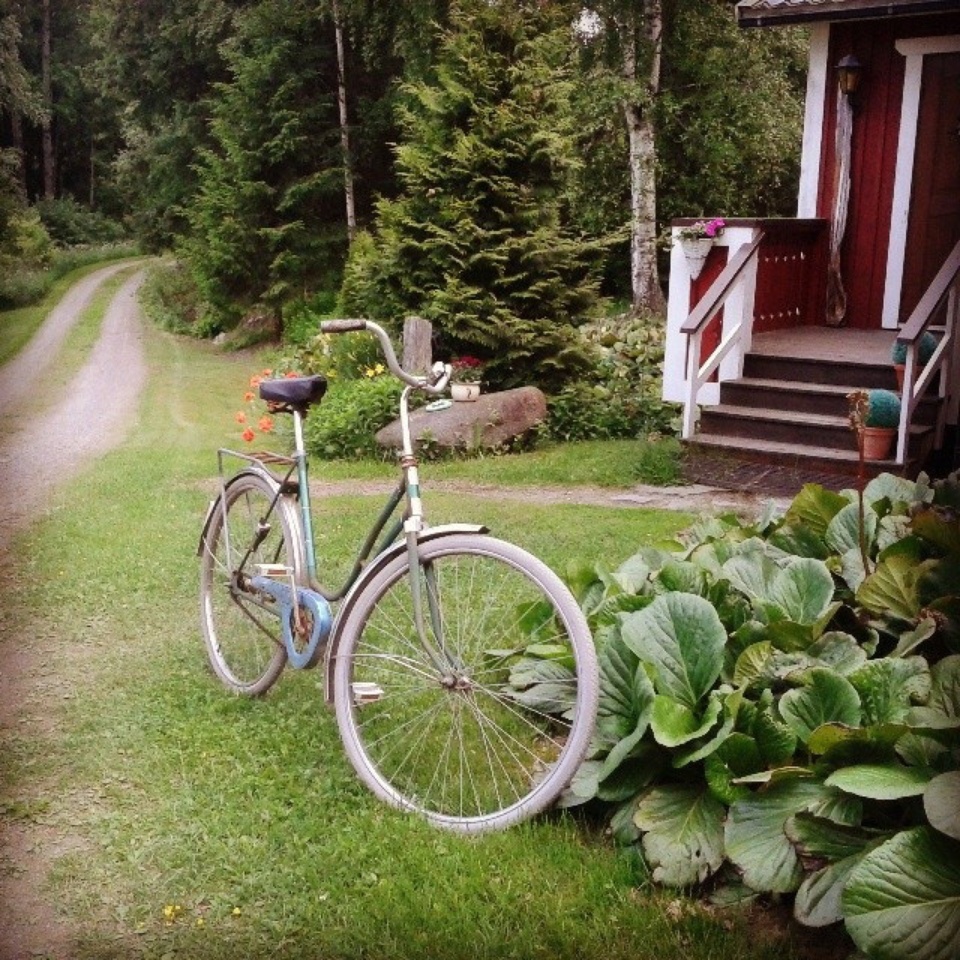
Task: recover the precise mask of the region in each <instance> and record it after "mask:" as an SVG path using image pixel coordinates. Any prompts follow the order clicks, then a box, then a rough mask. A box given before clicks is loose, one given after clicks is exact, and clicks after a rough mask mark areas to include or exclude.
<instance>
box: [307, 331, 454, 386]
mask: <svg viewBox="0 0 960 960" xmlns="http://www.w3.org/2000/svg"><path fill="white" fill-rule="evenodd" d="M360 330H369V331H370V332H371V333H373V334H374V335H375V336H376V337H377V339H378V340H379V341H380V349H381V350H382V351H383V358H384V360H386V361H387V369H389V371H390V372H391V373H392V374H393V375H394V376H395V377H396V378H397V379H398V380H402V381H403V382H404V383H406V384H407V385H408V386H411V387H413V388H414V389H416V390H423V391H424V392H425V393H429V394H432V395H437V394H441V393H443V391H444V390H446V388H447V383H448V382H449V380H450V372H451V371H450V367H449V366H447V365H446V364H444V363H439V362H438V363H435V364H434V365H433V370H432V371H431V374H430V376H428V377H418V376H416V375H415V374H412V373H407V371H406V370H404V369H403V367H401V366H400V361H399V360H397V354H396V352H395V351H394V349H393V343H392V342H391V340H390V335H389V334H388V333H387V331H386V330H384V329H383V327H381V326H380V324H379V323H374V322H373V321H372V320H361V319H344V320H323V321H322V322H321V323H320V332H321V333H354V332H356V331H360Z"/></svg>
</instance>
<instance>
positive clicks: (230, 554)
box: [200, 473, 305, 696]
mask: <svg viewBox="0 0 960 960" xmlns="http://www.w3.org/2000/svg"><path fill="white" fill-rule="evenodd" d="M276 489H277V488H276V486H275V485H274V484H273V483H271V481H269V480H268V479H267V478H266V477H263V476H261V475H259V474H256V473H242V474H240V475H239V476H238V477H237V478H236V479H235V480H233V482H232V483H230V484H229V485H228V486H227V488H226V492H225V494H224V499H223V500H222V501H218V502H217V504H216V506H215V507H214V512H213V515H212V516H211V518H210V524H209V527H208V529H207V534H206V536H205V538H204V542H203V548H202V552H201V562H200V623H201V627H202V629H203V638H204V642H205V644H206V649H207V656H208V658H209V660H210V665H211V666H212V667H213V670H214V673H216V675H217V676H218V677H219V678H220V680H221V681H222V682H223V683H224V684H225V685H226V686H227V687H229V688H230V689H231V690H233V691H234V692H235V693H238V694H245V695H247V696H256V695H258V694H261V693H264V692H265V691H266V690H268V689H269V688H270V687H271V686H272V685H273V684H274V683H275V682H276V680H277V678H278V677H279V676H280V673H281V672H282V671H283V667H284V664H285V663H286V661H287V651H286V648H285V647H284V644H283V635H282V629H281V620H280V611H279V610H278V609H277V604H276V602H275V601H273V600H271V598H269V597H267V596H265V595H263V594H261V593H258V592H257V591H254V590H252V588H251V586H250V578H251V577H253V576H255V575H256V574H257V572H258V569H257V567H258V565H259V564H283V565H284V566H286V567H289V568H290V570H291V571H292V572H293V577H294V579H295V580H296V582H297V583H300V582H301V577H302V574H303V570H304V568H305V561H304V546H303V536H302V534H301V528H300V518H299V515H298V513H297V510H296V506H295V504H294V503H293V502H291V501H290V500H289V499H288V498H286V497H280V498H279V499H277V498H276V496H275V494H276Z"/></svg>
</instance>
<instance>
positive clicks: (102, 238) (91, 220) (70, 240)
mask: <svg viewBox="0 0 960 960" xmlns="http://www.w3.org/2000/svg"><path fill="white" fill-rule="evenodd" d="M35 209H36V211H37V213H38V214H39V216H40V220H41V221H42V222H43V225H44V227H45V228H46V230H47V233H49V234H50V237H51V238H52V239H53V241H54V243H57V244H59V245H60V246H62V247H77V246H85V245H88V244H104V243H118V242H119V241H121V240H123V239H124V237H125V236H126V231H125V230H124V228H123V226H122V225H121V224H119V223H117V222H115V221H113V220H109V219H107V217H105V216H104V215H103V214H102V213H99V212H97V211H96V210H91V209H90V208H89V207H85V206H83V205H82V204H80V203H77V202H76V200H73V199H71V198H70V197H63V198H61V199H59V200H41V201H39V202H38V203H37V205H36V207H35Z"/></svg>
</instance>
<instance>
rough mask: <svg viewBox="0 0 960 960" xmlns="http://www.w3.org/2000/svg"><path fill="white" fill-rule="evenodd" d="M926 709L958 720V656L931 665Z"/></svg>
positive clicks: (959, 706)
mask: <svg viewBox="0 0 960 960" xmlns="http://www.w3.org/2000/svg"><path fill="white" fill-rule="evenodd" d="M927 707H928V708H929V709H931V710H936V711H938V712H939V713H942V714H943V715H944V716H946V717H951V718H955V719H956V718H960V654H953V655H951V656H949V657H944V658H943V659H942V660H941V661H939V662H938V663H935V664H934V665H933V667H932V669H931V671H930V697H929V698H928V700H927Z"/></svg>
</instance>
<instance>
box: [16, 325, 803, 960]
mask: <svg viewBox="0 0 960 960" xmlns="http://www.w3.org/2000/svg"><path fill="white" fill-rule="evenodd" d="M147 344H148V350H149V353H150V362H151V366H152V369H153V370H154V371H155V375H154V377H153V379H152V381H151V385H150V388H149V392H148V395H147V396H146V397H145V398H144V402H143V404H142V405H141V408H140V413H139V417H138V420H137V424H136V430H135V433H134V435H133V437H132V439H131V440H130V441H129V442H128V443H127V444H126V445H125V446H124V447H123V448H122V449H120V450H119V451H117V452H115V453H113V454H111V455H109V456H107V457H105V458H103V459H102V460H101V461H100V462H99V463H98V464H97V465H96V467H95V468H94V469H92V470H91V471H90V472H88V473H86V474H85V475H84V476H82V477H81V478H80V479H79V481H78V482H76V483H74V484H72V485H71V486H70V487H69V489H68V490H67V491H65V492H63V493H61V494H58V495H57V496H56V498H55V499H54V502H53V506H54V508H55V509H54V510H53V512H52V513H51V515H50V516H48V517H47V518H46V519H45V520H43V521H42V522H40V523H38V524H37V525H36V526H35V527H33V528H32V529H31V530H30V531H29V532H28V533H27V534H25V535H24V536H23V537H21V539H20V540H19V541H18V542H17V544H16V546H15V549H14V552H13V555H12V556H11V557H10V558H9V559H8V562H7V563H6V564H5V565H4V566H3V567H2V569H0V590H2V591H3V595H4V597H5V600H4V603H3V606H2V610H0V627H2V631H0V636H2V637H3V639H2V640H0V642H3V643H29V644H30V646H31V649H32V653H33V656H34V662H35V667H34V669H33V672H32V674H31V676H30V678H29V681H30V689H31V693H30V702H28V703H27V704H26V705H25V713H24V722H23V723H22V724H19V725H18V726H17V727H16V728H14V729H12V730H11V729H8V730H4V731H2V738H3V742H2V750H0V784H2V786H0V811H2V812H3V813H4V816H5V817H7V818H10V817H17V818H21V819H25V820H28V821H31V822H34V823H37V824H40V825H42V826H43V828H44V830H45V832H46V834H47V835H53V836H58V835H62V836H63V837H72V838H73V839H71V840H70V841H69V842H64V843H63V844H62V845H61V846H60V848H58V849H59V854H58V857H57V860H56V865H55V868H54V872H53V878H52V884H53V893H54V895H55V899H56V901H57V902H58V903H60V904H61V907H62V910H63V912H64V914H65V915H66V916H67V917H69V918H70V921H71V923H73V924H75V925H77V926H78V927H79V929H80V930H81V932H82V943H81V945H80V948H79V950H78V952H77V954H76V956H77V957H78V958H79V960H104V958H116V960H120V958H127V957H144V958H158V960H160V958H167V957H183V958H205V960H217V958H223V960H227V958H229V960H236V958H267V957H271V958H277V957H288V958H301V957H311V958H360V957H364V958H394V960H396V958H411V960H412V958H432V957H437V958H461V957H462V958H469V960H485V958H489V960H494V958H497V960H499V958H509V957H516V958H536V957H544V958H567V957H569V958H574V957H577V958H593V957H598V958H599V957H603V958H609V960H618V958H624V960H626V958H629V960H645V958H650V960H653V958H656V960H708V958H709V960H726V958H730V960H734V958H746V957H750V958H758V960H767V958H769V960H773V958H774V957H776V958H778V960H787V958H789V957H791V956H794V955H795V954H793V953H792V952H791V949H790V948H789V947H788V946H785V945H784V943H782V942H779V941H778V940H776V939H773V940H770V941H765V940H764V939H762V938H758V937H757V936H756V935H755V932H754V931H752V930H751V928H750V927H749V925H748V924H747V923H745V922H744V921H742V920H741V919H739V918H738V917H737V915H736V914H733V915H729V914H721V915H717V914H713V913H711V912H709V911H707V910H705V909H701V908H700V907H698V906H696V905H695V904H692V903H690V902H688V901H684V900H681V899H677V897H676V896H674V895H672V894H669V893H657V892H655V891H653V890H652V889H651V888H649V887H648V886H646V885H645V883H644V880H643V877H644V873H643V870H642V868H641V865H639V864H637V863H636V862H635V861H634V860H633V859H632V858H631V857H630V856H626V855H623V854H619V853H618V852H617V851H616V850H614V849H613V848H612V847H611V845H610V843H609V842H608V840H607V839H606V838H605V837H604V836H603V835H602V833H601V832H598V831H597V830H596V829H595V828H592V827H589V826H587V825H578V824H577V823H575V822H574V821H573V820H571V819H570V818H554V819H550V818H547V819H545V820H542V821H539V822H536V823H533V824H526V825H524V826H522V827H519V828H516V829H513V830H511V831H509V832H506V833H503V834H496V835H492V836H485V837H481V838H473V839H463V838H460V837H456V836H452V835H447V834H444V833H440V832H438V831H436V830H433V829H431V828H429V827H427V826H425V825H424V824H422V823H420V822H419V821H418V820H416V819H413V818H411V817H409V816H405V815H402V814H398V813H395V812H393V811H391V810H389V809H387V808H385V807H384V806H382V805H381V804H379V803H378V802H377V801H376V800H375V799H374V798H373V797H372V796H371V795H369V794H368V793H367V792H366V791H365V790H364V789H363V788H362V787H361V786H360V785H359V783H358V782H357V780H356V778H355V777H354V775H353V773H352V771H351V769H350V768H349V765H348V763H347V760H346V758H345V757H344V755H343V753H342V750H341V748H340V744H339V740H338V737H337V731H336V725H335V722H334V718H333V716H332V714H331V713H330V711H329V710H328V709H327V708H326V707H325V706H324V703H323V698H322V693H321V690H320V689H319V686H320V682H321V679H322V678H321V676H320V674H319V673H318V672H312V673H294V672H292V671H289V672H288V673H287V674H286V675H285V676H284V677H283V678H281V681H280V682H279V684H278V686H277V687H276V688H275V689H274V690H273V691H272V692H271V693H270V694H269V695H268V696H267V697H266V698H264V699H263V700H259V701H248V700H239V699H236V698H234V697H232V696H231V695H229V694H228V693H227V692H226V691H225V690H224V689H223V688H222V687H220V686H219V685H218V684H217V682H216V681H215V680H214V678H213V676H212V674H211V673H210V672H209V671H208V669H207V668H206V661H205V656H204V653H203V649H202V642H201V638H200V633H199V624H198V611H197V605H198V600H197V580H198V561H197V558H196V555H195V551H196V540H197V536H198V533H199V528H200V522H201V519H202V517H203V514H204V510H205V507H206V503H207V499H208V495H209V490H210V478H211V476H212V474H213V473H214V471H215V455H214V451H215V448H216V447H217V445H219V444H220V443H223V442H225V441H227V440H231V438H232V436H233V434H234V433H235V429H234V428H235V424H234V423H233V422H232V412H233V410H234V409H235V408H236V406H237V398H238V397H239V395H240V394H241V393H242V391H243V389H244V384H245V383H246V379H247V377H248V375H249V370H250V369H251V368H252V367H253V366H254V365H255V364H256V358H255V357H253V356H251V355H234V356H223V355H220V354H218V353H216V352H214V351H213V350H212V349H210V348H208V347H206V346H203V345H199V344H196V343H193V342H189V341H185V340H182V339H179V338H175V337H172V336H169V335H166V334H161V333H158V332H155V331H150V332H149V333H148V336H147ZM86 426H87V428H89V429H96V425H95V424H90V425H86ZM231 442H232V440H231ZM486 463H487V461H484V462H483V463H482V464H481V465H480V468H481V470H482V469H483V468H484V467H485V464H486ZM473 466H474V464H472V463H463V464H457V465H456V466H455V467H449V468H448V471H452V472H453V473H457V474H459V475H462V476H468V475H470V471H471V469H472V468H473ZM337 469H338V470H344V471H347V472H349V468H348V467H346V466H343V465H339V466H338V467H337ZM541 469H545V468H542V467H541V465H540V464H539V463H538V465H537V467H536V471H535V473H536V474H537V475H541ZM461 471H462V472H461ZM380 472H381V466H380V465H374V466H370V467H363V468H359V469H358V474H364V473H366V474H367V475H380ZM438 472H440V473H441V474H442V473H443V471H442V470H441V471H438ZM429 476H430V471H429V470H428V469H427V468H425V469H424V483H425V487H426V490H427V497H428V501H427V502H428V509H431V511H432V512H431V515H432V517H433V518H434V519H435V520H436V521H438V522H439V521H440V520H443V519H453V518H454V517H456V518H457V519H463V520H471V521H477V522H484V523H488V524H489V525H490V526H491V527H492V528H493V529H494V531H495V532H496V533H497V534H498V535H500V536H503V537H505V538H507V539H513V540H516V541H517V542H519V543H521V544H523V545H525V546H526V547H528V548H529V549H531V550H533V551H534V552H536V553H538V554H539V555H541V556H542V557H543V558H544V559H545V560H547V562H549V563H551V564H552V565H554V566H555V567H556V568H557V569H559V570H561V571H562V570H563V569H564V566H565V564H566V563H567V562H568V561H569V560H571V559H585V560H590V561H595V560H605V561H607V562H609V563H613V564H616V563H617V562H619V560H621V559H623V558H625V557H627V556H629V555H630V554H632V553H633V552H634V551H635V550H636V548H637V547H638V546H639V545H641V544H645V543H650V542H653V541H655V540H658V539H660V538H663V537H668V536H670V535H672V534H674V533H675V532H676V531H677V530H679V529H680V528H681V527H683V526H685V525H686V524H687V523H688V522H689V520H690V518H689V517H687V516H684V515H681V514H673V513H667V512H660V511H649V510H639V509H638V510H623V509H617V510H608V509H603V508H589V509H588V508H583V507H573V506H561V507H545V506H537V505H533V506H531V505H530V504H511V503H510V502H508V501H502V502H493V501H490V500H481V499H479V498H473V497H470V496H467V495H461V496H456V497H454V496H452V495H449V494H444V495H438V496H436V497H434V498H429ZM496 479H497V482H506V480H505V479H504V476H503V475H499V476H498V477H497V478H496ZM484 482H491V481H490V480H489V479H485V480H484ZM630 482H633V481H632V480H626V481H625V483H627V484H628V483H630ZM317 509H318V513H319V514H320V515H321V518H322V519H321V524H320V525H321V537H320V540H321V546H322V548H323V551H324V552H325V553H326V552H327V551H330V552H331V553H332V554H333V557H332V561H331V563H330V570H331V572H336V570H337V569H338V568H342V566H343V565H345V564H346V561H347V556H348V554H347V551H346V550H345V549H344V547H343V541H344V540H349V539H351V538H352V537H353V536H354V534H355V533H356V531H358V530H360V529H362V527H363V524H364V522H365V518H366V517H368V516H369V514H370V513H371V512H375V511H376V510H377V509H378V504H377V502H376V501H375V500H371V498H368V497H352V498H351V497H342V496H341V497H337V498H336V499H335V500H333V501H323V502H320V503H318V504H317ZM0 869H2V866H0Z"/></svg>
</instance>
